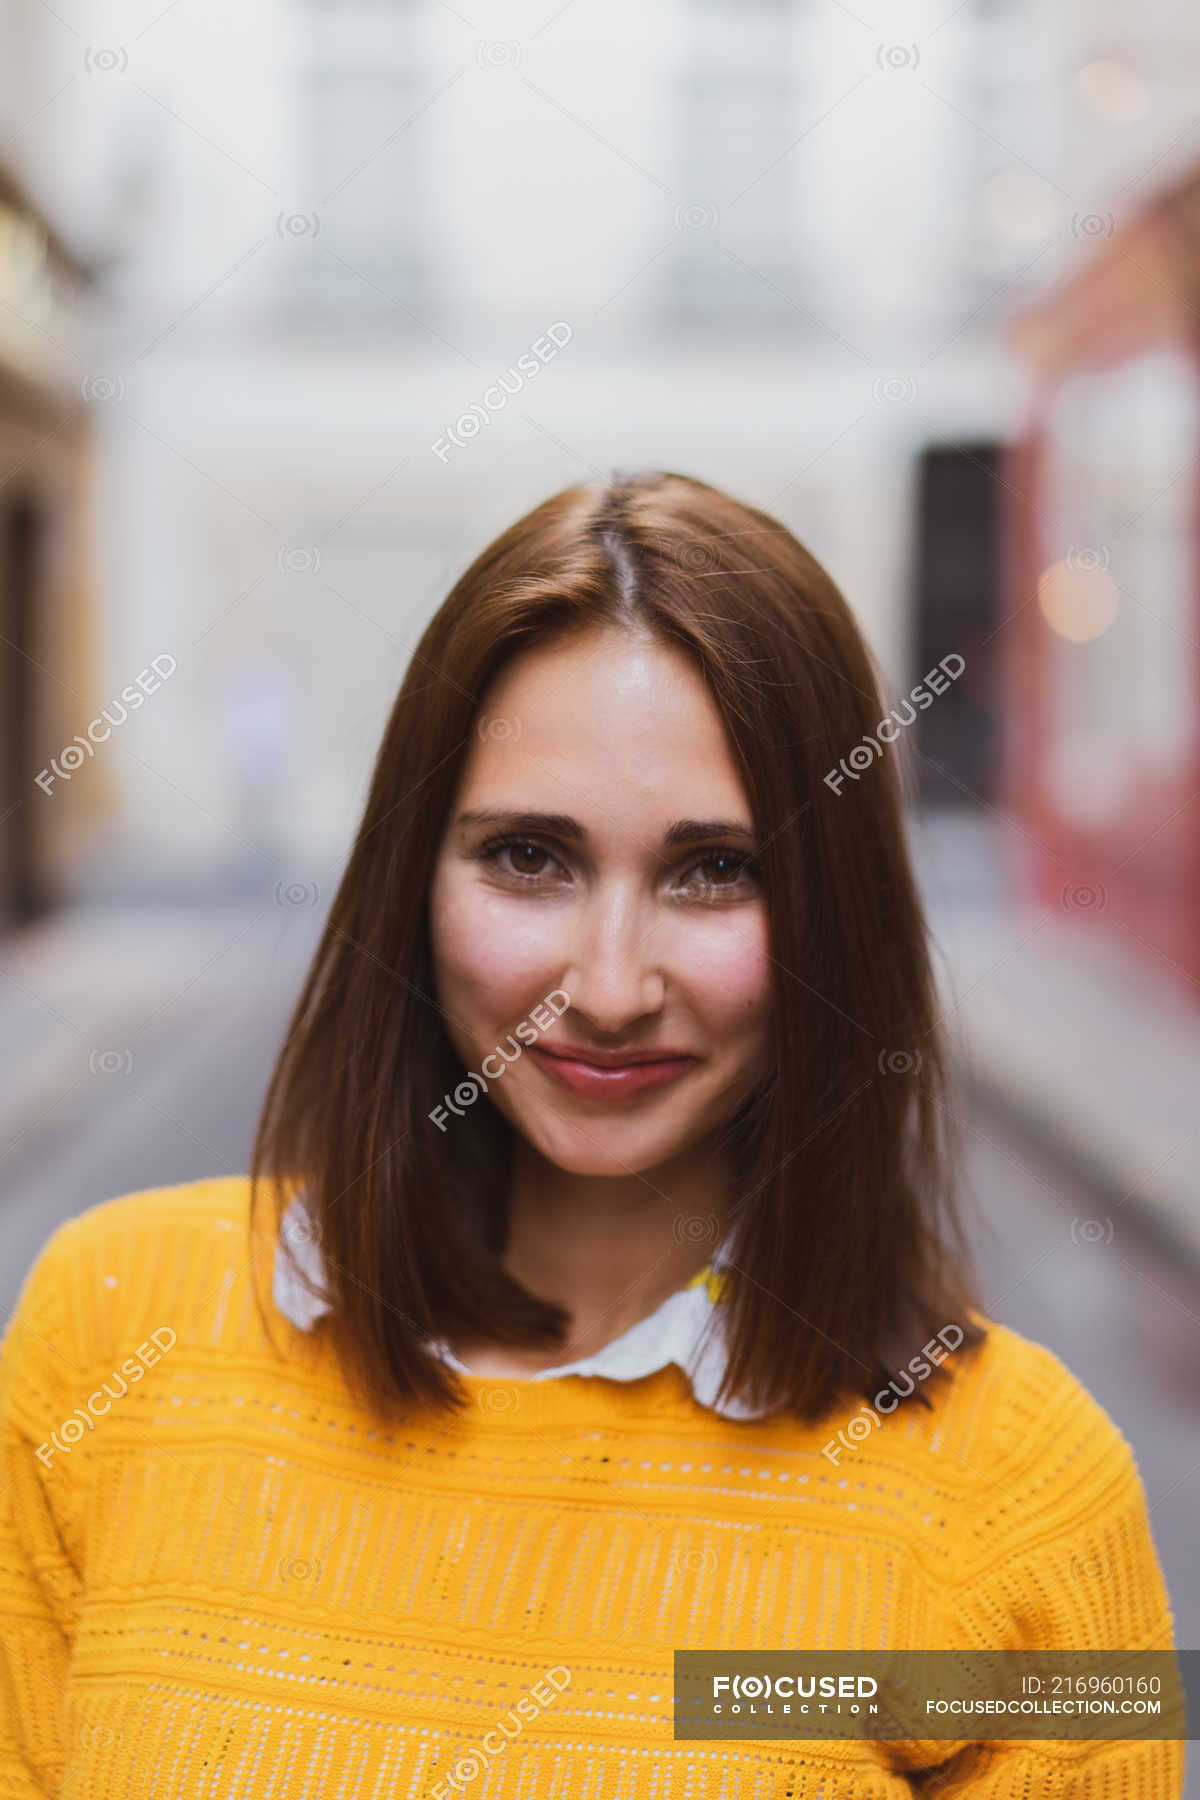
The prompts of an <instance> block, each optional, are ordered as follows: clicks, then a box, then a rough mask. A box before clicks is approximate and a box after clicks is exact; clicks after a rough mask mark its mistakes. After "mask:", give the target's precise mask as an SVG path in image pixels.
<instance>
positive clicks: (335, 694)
mask: <svg viewBox="0 0 1200 1800" xmlns="http://www.w3.org/2000/svg"><path fill="white" fill-rule="evenodd" d="M904 17H905V20H906V21H907V23H906V24H905V26H904V28H903V29H901V28H900V26H899V25H898V23H897V15H896V14H895V11H894V9H890V8H885V7H884V6H883V5H882V4H880V5H878V6H875V7H874V8H872V7H865V8H864V7H856V8H855V9H852V10H851V9H843V8H838V7H833V6H830V5H828V4H827V3H826V0H809V3H806V4H800V5H797V4H788V3H787V0H739V3H737V4H735V3H734V0H664V4H662V5H660V6H659V7H656V8H647V7H644V6H637V5H634V4H632V3H631V0H613V4H612V5H610V6H608V7H606V8H604V9H594V8H585V7H582V6H577V7H567V8H561V7H560V8H558V9H555V8H554V7H553V6H551V5H546V6H544V7H542V6H534V5H526V4H519V5H514V6H511V7H508V8H505V9H504V10H503V12H502V13H498V14H495V15H494V17H493V18H492V19H489V23H488V30H489V32H490V33H493V35H489V36H480V35H479V32H478V31H477V30H476V28H475V27H473V26H471V25H469V24H468V23H467V22H466V20H465V19H464V18H463V17H462V16H461V15H460V14H459V13H458V12H457V11H456V10H455V9H453V8H450V7H447V6H444V5H439V4H436V3H435V0H266V3H265V4H264V5H262V6H260V7H256V8H254V9H251V10H250V11H249V12H248V11H246V9H244V8H239V7H236V6H234V5H233V4H232V0H214V3H212V4H209V5H207V6H205V7H204V8H202V9H201V8H197V7H191V6H189V5H184V6H177V7H174V8H166V9H163V8H161V7H160V8H155V7H147V8H146V9H145V10H144V11H143V12H142V13H141V14H140V15H138V17H137V18H136V20H132V21H131V19H130V16H129V14H128V13H127V12H122V13H120V14H118V12H117V10H116V9H115V8H113V7H107V8H106V7H102V6H96V7H94V8H93V9H92V10H91V11H90V13H89V14H88V15H87V24H86V25H85V26H81V27H80V28H78V29H76V28H74V27H72V26H70V25H68V24H66V23H65V22H64V21H63V20H61V19H59V18H58V17H57V16H56V15H55V14H53V13H50V12H49V11H48V10H47V9H45V8H39V7H35V6H33V5H23V4H22V5H15V6H14V7H13V8H11V9H10V12H9V18H8V23H7V24H6V26H5V27H4V30H5V31H7V32H8V33H9V36H10V38H11V39H12V43H11V44H10V46H9V48H10V50H12V52H13V54H12V55H11V56H10V57H9V59H8V60H7V62H5V64H4V73H0V87H2V89H3V91H2V92H0V117H2V118H3V121H4V125H5V128H6V130H7V150H6V152H5V153H6V155H7V156H8V157H9V159H10V161H11V163H12V166H13V168H14V171H15V172H17V173H19V175H20V177H21V179H22V181H23V182H25V183H26V184H27V186H28V188H29V191H30V192H31V194H33V195H34V196H35V199H36V204H37V206H38V207H39V208H40V209H41V211H42V212H43V213H44V215H45V216H46V217H47V218H48V219H52V220H53V221H54V222H55V224H56V228H57V229H58V230H59V231H60V232H61V233H62V235H63V238H64V242H69V243H71V244H73V245H74V246H75V249H76V252H77V253H78V255H79V256H80V257H81V258H88V257H90V258H93V259H96V260H98V261H100V262H101V263H102V264H103V280H102V289H101V303H100V305H99V306H98V307H97V309H96V312H95V316H94V319H93V321H92V328H91V330H90V332H89V335H88V337H87V339H86V342H85V343H84V344H83V345H82V346H81V347H80V348H79V350H78V351H77V352H75V354H74V359H73V361H72V365H71V367H72V377H73V382H74V392H75V394H76V395H77V396H78V400H79V406H80V411H81V420H82V421H85V422H86V424H87V426H88V428H89V431H90V434H91V437H92V440H93V443H94V446H95V448H94V458H95V481H94V489H93V499H92V504H91V512H90V545H91V568H92V574H93V581H94V590H95V603H94V617H93V620H92V623H91V626H90V627H86V626H85V624H84V622H82V621H81V622H80V623H79V625H78V630H77V631H76V632H75V633H74V635H73V636H72V642H73V643H75V644H77V645H79V646H80V647H81V648H80V651H79V653H80V654H81V655H85V656H86V658H87V666H88V671H89V674H88V676H86V677H81V678H80V680H79V682H77V683H73V686H74V687H76V688H77V689H78V691H79V697H78V705H79V708H80V713H81V717H80V719H79V720H78V721H77V722H75V721H68V723H69V724H70V725H71V729H69V730H67V731H66V735H65V736H64V737H63V739H62V742H63V743H64V744H65V743H67V742H69V741H70V739H71V737H72V735H73V734H74V733H75V732H84V731H85V728H86V725H87V722H88V721H89V720H90V719H91V718H92V717H93V716H94V715H95V714H97V713H98V712H99V711H100V709H101V708H103V707H105V706H107V705H109V704H110V703H111V702H112V701H113V699H114V697H116V696H119V695H121V694H122V692H123V691H124V690H125V689H126V688H127V687H128V686H129V685H130V684H134V683H136V682H137V681H138V680H139V679H140V678H141V677H142V676H143V674H144V672H145V671H147V670H148V669H155V668H157V669H158V670H159V671H164V670H168V669H169V673H168V674H165V675H163V674H160V676H159V680H158V682H157V684H152V683H147V684H146V685H147V688H148V689H149V691H148V692H146V693H145V702H144V704H141V705H139V707H138V709H137V711H136V715H135V714H134V713H133V712H132V711H131V712H130V715H129V717H128V720H127V722H123V723H122V724H121V725H120V726H119V728H118V727H114V728H113V730H112V732H111V735H110V736H109V738H108V739H107V740H106V741H105V744H104V747H103V751H102V753H101V751H100V747H99V746H97V754H96V755H94V756H92V755H91V754H90V753H89V757H88V762H87V765H86V767H83V768H81V769H80V770H79V771H78V773H77V774H76V775H74V776H73V779H72V782H71V787H70V796H71V804H72V805H74V806H76V807H77V808H78V819H77V822H76V824H75V826H74V828H73V829H72V832H71V835H70V844H71V848H70V852H69V856H68V859H67V863H66V865H65V866H63V867H62V868H61V869H60V871H59V877H60V880H61V882H62V884H63V885H64V886H65V887H67V888H69V889H73V890H74V891H81V892H93V893H95V892H106V891H114V892H126V891H129V892H139V891H140V892H157V891H160V890H162V891H174V890H176V889H180V890H185V891H188V890H197V889H199V890H201V891H208V890H210V889H212V890H220V889H222V888H225V887H228V886H230V885H236V884H238V883H241V882H251V883H253V882H257V881H261V880H273V879H276V878H286V879H290V880H301V881H303V880H308V879H311V880H314V881H316V880H321V879H328V875H327V873H326V872H327V871H329V870H332V869H334V868H335V867H336V865H337V862H338V861H339V859H340V857H341V855H342V854H343V852H344V850H345V847H346V845H347V843H348V841H349V838H350V835H351V833H352V831H353V828H354V824H355V821H356V818H357V815H358V810H359V807H360V805H361V801H362V798H363V794H364V790H365V782H366V779H367V775H368V772H369V768H370V762H371V757H372V754H373V751H374V748H375V745H376V743H377V741H378V737H379V734H380V731H381V729H382V726H383V722H384V719H385V716H386V713H387V710H388V707H389V705H390V703H391V700H392V697H393V695H394V693H395V689H396V687H397V685H398V683H399V681H400V679H401V677H402V674H403V672H404V668H405V666H406V662H407V659H408V656H409V653H410V652H411V649H412V647H413V645H414V644H415V642H416V639H417V637H418V636H419V634H420V631H421V629H422V628H423V626H424V623H425V622H426V620H427V619H428V617H429V616H430V614H431V613H432V612H433V610H434V609H435V608H436V606H437V604H438V603H439V602H440V600H441V599H442V598H443V596H444V594H445V592H446V591H447V589H448V587H449V585H450V583H451V582H452V581H453V579H454V577H455V575H456V574H457V573H458V572H459V571H460V570H461V568H462V567H463V566H465V564H466V562H467V561H468V560H469V559H470V557H471V556H472V555H473V554H474V553H475V551H476V550H477V549H478V548H480V547H481V546H482V544H483V543H484V542H485V541H486V540H487V539H488V537H490V536H491V535H493V534H494V533H495V532H496V531H497V530H499V529H500V528H501V527H502V526H503V525H505V524H506V523H508V522H509V521H510V520H511V519H512V518H513V517H514V516H515V515H516V514H517V513H518V512H519V511H522V510H524V509H525V508H527V507H528V506H530V505H532V504H534V503H536V501H538V500H539V499H541V498H543V497H544V496H546V495H547V494H549V493H551V492H553V491H555V490H557V489H558V488H561V487H563V486H565V485H566V484H568V483H569V482H571V481H574V480H578V479H599V478H603V477H604V476H606V475H607V474H608V473H609V472H610V471H611V470H612V469H613V468H617V467H620V468H630V467H638V466H658V467H669V468H670V467H673V468H677V469H681V470H683V471H685V472H687V473H691V474H695V475H698V476H700V477H701V478H703V479H705V480H709V481H713V482H716V483H717V484H719V485H726V486H728V487H729V488H730V489H731V490H732V491H734V492H735V493H737V494H739V495H740V496H741V497H743V498H745V499H747V500H750V501H752V502H754V503H756V504H758V505H761V506H763V507H765V508H766V509H767V510H768V511H771V512H773V513H775V514H777V515H778V516H779V517H781V518H782V519H783V520H784V521H785V522H786V523H787V524H789V525H790V526H791V527H792V528H793V529H794V530H795V531H796V532H797V533H798V535H800V536H801V538H802V539H803V540H804V541H805V542H806V543H808V544H809V546H810V547H811V548H812V550H813V551H814V553H815V554H816V555H818V556H819V557H820V558H821V559H822V560H823V561H824V562H825V563H826V564H827V566H828V567H829V568H830V571H831V573H832V574H833V575H834V577H835V579H837V580H838V582H839V584H840V585H841V586H842V588H843V590H844V591H845V593H846V594H847V596H848V598H849V599H850V601H851V603H852V605H853V606H854V607H855V610H856V612H857V614H858V616H859V618H860V619H861V621H862V623H863V626H864V629H865V630H866V632H867V634H868V637H869V638H870V641H871V643H872V646H873V648H874V649H875V651H876V653H877V656H878V658H879V661H880V664H881V667H882V670H883V672H884V675H885V676H886V678H887V680H888V682H889V683H890V684H891V687H892V689H893V690H894V692H895V693H896V694H902V693H905V692H907V690H908V688H909V687H910V686H911V685H912V683H913V682H914V681H916V680H917V679H918V678H919V677H920V676H921V675H922V674H923V673H924V670H925V668H926V666H928V664H927V662H926V661H925V659H927V658H929V657H930V656H931V654H932V652H933V651H934V650H937V652H938V655H939V656H941V655H945V654H948V653H951V652H959V653H960V654H963V655H964V656H966V657H967V663H968V667H967V671H966V673H965V675H964V679H963V682H962V684H961V694H960V702H961V704H960V712H959V714H958V715H957V717H958V719H959V724H958V725H956V726H952V724H951V723H950V718H951V715H950V714H949V712H948V713H947V719H946V720H944V721H942V722H941V723H940V724H935V723H934V721H933V720H932V718H931V719H930V726H929V728H930V730H931V731H933V732H934V733H935V735H934V736H933V737H931V738H929V739H928V740H927V741H926V750H927V760H928V761H931V762H932V763H934V764H937V765H938V766H939V767H942V768H944V769H948V770H950V771H951V773H952V775H953V779H951V777H950V776H947V778H946V781H947V784H948V785H947V786H946V787H945V791H944V792H938V790H937V787H936V782H935V783H934V787H933V789H932V790H931V791H934V792H935V793H937V797H939V798H946V799H950V800H953V801H956V802H959V803H963V804H972V803H975V802H976V801H983V802H987V801H989V800H990V798H991V797H992V790H991V787H990V785H989V783H990V782H991V781H992V778H993V775H994V763H995V758H996V756H998V754H999V749H998V747H997V745H996V742H995V738H996V731H995V725H996V720H997V717H998V715H999V712H1000V708H1001V702H1000V699H999V689H998V686H997V683H998V680H999V664H998V662H997V660H996V647H997V645H998V644H1000V643H1002V642H1003V638H1004V632H1005V629H1006V604H1007V603H1006V602H1005V601H1004V600H1003V599H1002V597H1001V596H1002V592H1003V590H1002V589H1001V587H1000V584H999V575H998V572H997V557H998V555H999V551H998V549H997V541H998V532H997V530H996V529H995V519H994V516H993V513H994V508H995V506H996V505H997V493H998V492H1000V491H1002V487H1003V480H1004V477H1003V475H1002V473H1001V472H1000V465H999V462H998V460H997V456H998V450H999V447H1000V446H1002V445H1003V444H1005V443H1008V442H1010V441H1012V440H1013V439H1014V438H1016V437H1017V436H1018V435H1019V433H1020V431H1021V429H1022V426H1023V422H1024V419H1025V415H1026V408H1027V404H1028V396H1029V383H1028V381H1027V373H1026V369H1025V366H1024V364H1023V362H1022V359H1021V357H1020V355H1019V354H1018V352H1017V351H1016V350H1015V348H1014V346H1013V345H1012V344H1011V343H1009V342H1007V341H1006V340H1005V339H1004V338H1003V336H1002V334H1001V331H1000V329H999V327H1000V325H1001V322H1002V321H1003V320H1004V319H1005V318H1006V317H1007V316H1008V315H1009V314H1010V313H1011V312H1012V311H1013V310H1014V309H1015V308H1018V307H1019V306H1021V305H1023V304H1029V303H1032V302H1033V301H1034V300H1036V299H1037V298H1038V297H1039V296H1041V295H1044V294H1046V293H1049V292H1050V291H1052V290H1053V289H1054V288H1055V286H1056V285H1057V284H1059V283H1061V282H1062V281H1063V280H1065V279H1066V278H1067V277H1068V276H1069V274H1070V273H1071V271H1072V270H1073V269H1075V268H1077V267H1080V266H1082V265H1083V264H1084V263H1085V262H1086V261H1087V260H1088V259H1089V258H1090V257H1092V256H1093V255H1094V253H1095V250H1096V247H1097V239H1104V238H1107V236H1108V235H1109V234H1110V231H1111V230H1112V229H1115V224H1116V222H1117V220H1118V219H1119V218H1120V217H1122V216H1124V215H1125V214H1126V213H1127V212H1129V211H1131V210H1132V209H1133V208H1134V207H1135V206H1136V205H1137V204H1138V203H1139V202H1140V199H1141V197H1142V196H1143V195H1145V194H1147V193H1149V192H1151V191H1152V190H1153V189H1154V188H1155V186H1156V185H1158V184H1160V183H1161V182H1163V181H1164V180H1165V179H1167V178H1168V176H1169V175H1170V174H1171V172H1172V171H1173V170H1174V169H1175V168H1176V167H1182V166H1183V163H1184V162H1185V161H1186V160H1187V158H1188V157H1189V156H1190V155H1192V154H1194V149H1195V126H1194V124H1193V122H1192V121H1191V118H1190V113H1189V106H1190V98H1189V87H1190V84H1191V82H1192V80H1193V78H1194V76H1195V74H1196V71H1197V69H1198V68H1200V20H1194V19H1190V18H1189V17H1188V16H1187V15H1186V14H1185V13H1184V11H1183V9H1182V8H1179V7H1174V6H1172V7H1167V6H1165V5H1163V4H1162V3H1161V0H1154V3H1153V4H1151V5H1150V6H1148V7H1144V8H1142V9H1140V10H1139V12H1138V15H1137V17H1136V18H1132V17H1130V16H1129V15H1128V13H1127V12H1124V11H1118V10H1117V9H1116V8H1115V7H1113V6H1102V7H1096V6H1089V7H1084V6H1083V5H1082V4H1071V3H1068V0H1056V3H1055V4H1051V5H1046V6H1041V7H1036V8H1035V7H1034V6H1033V5H1032V4H1030V3H1028V0H967V3H966V4H964V5H960V6H959V7H957V8H948V7H946V6H945V5H943V6H940V7H938V6H934V5H932V4H930V5H925V4H920V5H917V6H915V7H913V8H912V9H911V10H910V11H908V12H906V14H905V15H904ZM501 19H502V20H503V23H499V22H497V21H499V20H501ZM1189 132H1190V134H1191V135H1190V136H1189ZM930 458H932V459H933V460H932V461H931V460H930ZM923 459H924V460H923ZM8 469H9V462H8V460H6V462H5V468H4V471H0V475H2V474H3V473H7V472H8ZM0 491H3V490H0ZM923 521H924V523H923ZM964 521H965V523H964ZM923 531H924V532H926V534H927V535H928V536H929V539H930V542H929V545H928V546H927V549H928V553H926V550H925V549H923V548H922V533H923ZM953 532H957V541H956V546H955V548H954V551H953V555H952V556H950V557H948V556H947V555H946V553H945V546H946V540H947V534H948V533H953ZM1067 547H1068V546H1066V545H1063V546H1062V547H1061V552H1060V553H1061V554H1065V552H1066V549H1067ZM1051 548H1054V546H1051ZM939 559H940V560H939ZM939 570H940V573H939V572H938V571H939ZM956 638H957V639H958V641H955V639H956ZM964 644H966V645H968V647H969V652H970V653H969V655H968V653H967V650H964ZM933 660H936V658H934V659H933ZM55 667H57V665H55ZM36 679H39V678H38V677H36V676H35V675H33V674H31V675H30V680H31V681H34V680H36ZM40 679H50V677H43V678H40ZM160 688H161V690H162V691H161V692H160V691H159V689H160ZM960 702H959V701H956V704H959V703H960ZM938 730H941V731H942V733H943V737H942V739H938V738H937V736H936V732H937V731H938ZM956 734H957V735H956ZM968 739H969V740H970V741H971V742H972V743H973V744H974V745H975V751H974V752H972V754H973V755H975V757H976V760H975V761H974V762H972V761H971V760H970V758H969V757H968V758H967V760H966V761H964V760H963V757H964V756H965V755H966V752H965V751H964V748H963V746H964V744H966V743H967V741H968ZM40 766H41V764H39V767H40ZM972 770H977V773H974V774H973V773H972V772H971V771H972ZM964 771H965V774H964ZM33 773H36V771H34V772H33ZM31 779H32V775H31V777H30V780H31ZM38 797H39V796H38V794H37V792H36V790H35V791H33V792H32V793H31V800H32V799H36V798H38ZM27 804H28V802H27ZM48 804H49V805H55V804H57V801H53V802H48ZM65 809H66V803H65V800H64V803H63V810H64V812H65Z"/></svg>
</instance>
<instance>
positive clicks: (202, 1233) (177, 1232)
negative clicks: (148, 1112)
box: [35, 1175, 250, 1286]
mask: <svg viewBox="0 0 1200 1800" xmlns="http://www.w3.org/2000/svg"><path fill="white" fill-rule="evenodd" d="M249 1208H250V1179H249V1176H246V1175H215V1176H206V1177H203V1178H202V1179H200V1180H197V1181H182V1182H177V1183H174V1184H172V1185H170V1186H167V1187H152V1188H138V1189H137V1190H136V1191H134V1192H132V1193H127V1194H120V1195H118V1196H117V1197H116V1198H115V1199H110V1200H101V1201H98V1202H97V1203H96V1204H95V1205H94V1206H89V1207H87V1208H86V1209H85V1210H84V1211H83V1212H81V1213H77V1214H76V1215H75V1217H74V1218H71V1219H66V1220H64V1222H63V1223H62V1224H61V1225H59V1227H58V1228H57V1230H56V1231H54V1232H53V1233H52V1235H51V1237H50V1238H49V1239H48V1241H47V1243H46V1245H45V1247H44V1249H43V1250H42V1252H41V1255H40V1256H39V1258H38V1262H39V1263H42V1262H45V1263H47V1264H49V1265H51V1266H52V1267H53V1268H56V1269H63V1268H66V1267H69V1266H71V1265H75V1266H78V1265H81V1264H85V1263H89V1262H93V1261H95V1260H96V1259H97V1258H98V1259H100V1261H106V1259H107V1261H109V1262H111V1261H113V1259H114V1258H115V1259H117V1261H118V1262H121V1263H124V1264H125V1265H126V1266H132V1267H138V1266H140V1265H149V1266H152V1267H155V1268H158V1269H161V1268H163V1267H164V1265H167V1264H170V1263H171V1262H173V1261H178V1260H180V1259H184V1260H186V1259H187V1258H188V1257H190V1256H191V1255H193V1254H194V1253H195V1252H196V1250H197V1248H198V1247H199V1246H200V1245H201V1244H202V1243H204V1242H206V1241H227V1239H228V1234H230V1233H231V1232H234V1231H237V1230H239V1229H245V1228H246V1227H247V1226H248V1223H249ZM35 1267H36V1265H35ZM109 1273H110V1274H114V1273H115V1265H114V1269H113V1270H110V1271H109ZM116 1279H117V1280H119V1274H118V1275H117V1276H116ZM109 1285H110V1286H112V1285H113V1282H112V1281H110V1282H109Z"/></svg>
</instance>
